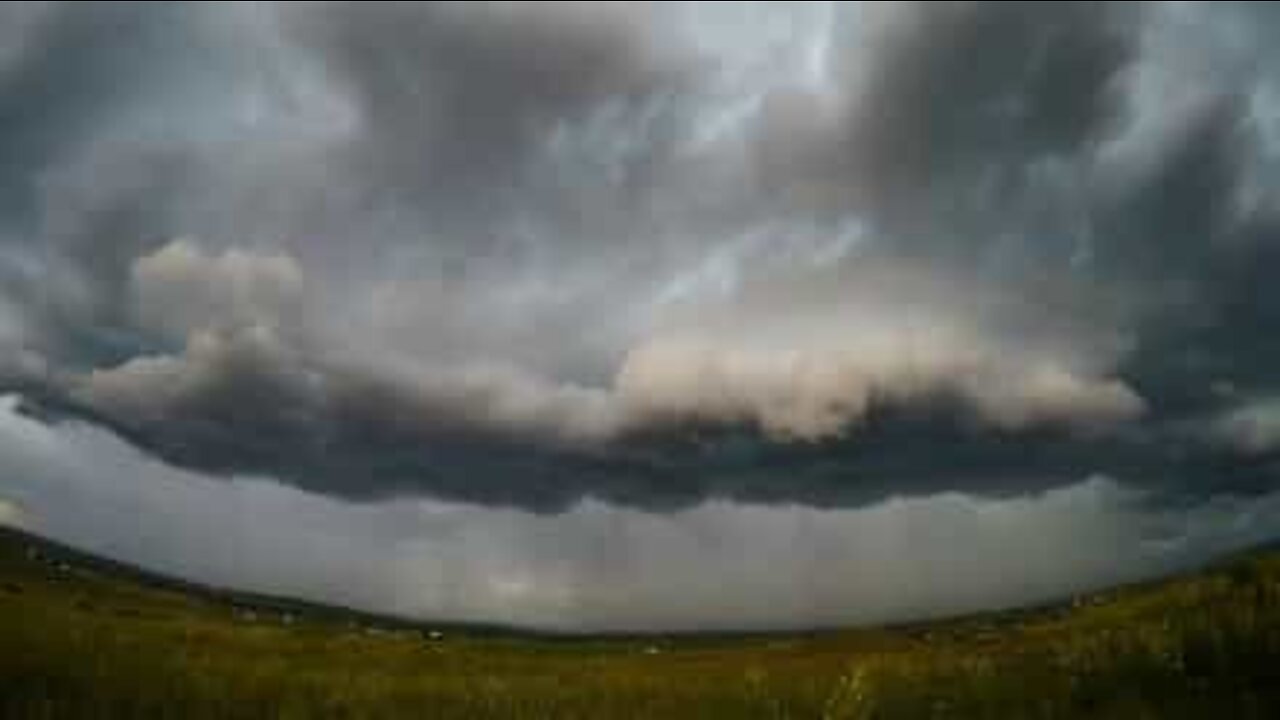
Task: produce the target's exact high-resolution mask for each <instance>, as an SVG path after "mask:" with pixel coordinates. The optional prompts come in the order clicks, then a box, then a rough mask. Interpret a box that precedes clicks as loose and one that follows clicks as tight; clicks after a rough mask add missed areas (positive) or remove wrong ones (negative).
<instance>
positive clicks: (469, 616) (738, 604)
mask: <svg viewBox="0 0 1280 720" xmlns="http://www.w3.org/2000/svg"><path fill="white" fill-rule="evenodd" d="M0 450H3V458H4V460H3V461H2V462H3V465H2V467H3V470H4V472H5V473H6V474H8V475H9V476H10V477H15V478H20V479H19V480H18V481H17V482H16V483H14V484H12V485H11V486H10V487H9V490H10V492H12V493H15V496H16V497H18V498H20V499H21V501H22V502H23V503H24V504H25V505H26V506H28V507H30V508H32V509H33V511H34V512H35V514H36V515H37V516H38V517H39V522H38V523H35V524H34V527H33V529H36V530H38V531H40V532H44V533H49V534H52V535H54V536H56V537H59V538H62V539H64V540H67V541H70V542H74V543H77V544H79V545H82V546H84V547H87V548H89V549H91V550H94V551H97V552H101V553H105V554H107V555H110V556H114V557H120V558H125V559H128V560H131V561H135V562H141V563H143V564H145V565H147V566H148V567H152V568H156V569H160V570H163V571H166V572H170V573H175V574H178V575H180V576H182V577H186V578H190V579H194V580H199V581H203V582H209V583H215V584H231V585H234V586H236V587H249V588H253V589H256V590H261V591H265V592H273V593H286V594H294V595H302V596H306V597H318V598H324V599H328V600H330V601H337V602H343V603H348V604H353V605H356V606H359V607H364V608H372V609H376V610H381V611H385V612H395V613H402V614H406V615H410V616H413V617H422V618H429V619H435V620H473V621H485V622H502V623H513V624H519V625H524V626H534V627H540V628H546V629H557V630H570V631H591V630H645V631H649V630H715V629H733V630H738V629H769V628H772V629H777V628H788V627H795V628H808V627H814V626H820V625H842V624H848V623H857V622H873V621H883V620H896V619H902V618H908V617H922V616H931V615H941V614H950V613H957V612H964V611H969V610H975V609H981V608H990V607H1001V606H1007V605H1017V604H1021V603H1026V602H1033V601H1040V600H1046V599H1056V598H1060V597H1062V596H1064V595H1066V594H1068V593H1072V592H1076V591H1080V590H1083V589H1088V588H1092V587H1099V586H1105V585H1109V584H1112V583H1116V582H1121V581H1126V580H1131V579H1135V578H1140V577H1147V576H1150V575H1153V574H1158V573H1161V572H1166V571H1169V570H1172V569H1175V568H1180V567H1185V566H1187V565H1189V564H1191V563H1195V562H1198V561H1200V560H1203V559H1205V558H1206V557H1210V556H1212V555H1213V554H1214V553H1217V552H1222V551H1224V550H1227V549H1230V548H1234V547H1239V546H1241V545H1246V544H1249V543H1251V542H1256V541H1258V540H1260V539H1263V538H1267V537H1270V536H1271V534H1272V533H1274V532H1275V531H1276V530H1277V529H1278V527H1277V521H1276V519H1275V518H1276V517H1280V516H1278V515H1277V514H1276V509H1277V503H1280V497H1278V496H1276V495H1275V494H1271V495H1267V496H1264V497H1259V498H1256V499H1252V500H1248V501H1244V500H1239V501H1215V502H1210V503H1205V504H1201V505H1196V506H1194V507H1192V508H1189V509H1184V510H1182V511H1179V512H1169V511H1162V510H1159V509H1157V508H1153V507H1152V506H1151V505H1150V504H1149V503H1147V502H1145V499H1144V498H1143V497H1142V496H1140V495H1137V494H1135V493H1133V492H1131V491H1127V490H1125V489H1123V488H1122V487H1120V486H1118V485H1117V484H1116V483H1114V482H1112V481H1109V480H1104V479H1093V480H1083V481H1080V482H1078V483H1075V484H1073V485H1070V486H1068V487H1065V488H1062V489H1059V490H1054V491H1052V492H1048V493H1045V494H1040V495H1035V496H1030V497H1026V498H1021V499H1016V500H998V501H990V500H982V499H978V498H973V497H968V496H964V495H958V494H947V495H940V496H934V497H930V498H921V499H912V500H893V501H888V502H884V503H879V504H876V505H874V506H871V507H868V508H865V509H861V510H834V511H821V510H811V509H806V508H802V507H797V506H742V505H733V504H727V503H712V504H708V505H704V506H702V507H699V508H697V509H692V510H686V511H681V512H678V513H673V514H668V515H657V514H651V513H643V512H637V511H633V510H626V509H621V508H616V507H610V506H607V505H602V504H599V503H595V502H587V503H583V504H580V505H578V506H575V507H574V508H572V509H571V510H569V511H568V512H566V513H564V514H562V515H559V516H554V517H553V516H546V515H535V514H528V513H524V512H519V511H513V510H497V509H483V508H478V507H474V506H466V505H454V504H445V503H437V502H433V501H396V502H387V503H377V504H365V505H346V504H343V503H340V502H335V501H333V500H331V499H328V498H325V497H324V496H320V495H313V494H307V493H302V492H299V491H297V490H293V489H290V488H287V487H282V486H280V485H278V484H276V483H272V482H268V481H263V480H255V479H246V478H240V479H237V480H236V481H235V482H234V483H231V484H227V483H225V482H222V481H218V480H214V479H210V478H206V477H200V476H197V475H194V474H192V473H189V472H186V471H182V470H178V469H174V468H171V467H166V466H164V465H162V464H159V463H157V462H155V461H154V460H151V459H148V458H147V457H145V456H144V455H142V454H140V453H138V452H137V451H135V450H133V449H131V448H130V447H128V446H127V445H125V444H124V443H122V442H121V441H119V440H118V439H116V438H114V437H112V436H111V435H109V434H107V433H104V432H102V431H100V430H97V429H95V428H93V427H90V426H87V425H83V424H79V423H76V424H70V425H63V426H59V427H56V428H50V427H48V426H45V425H42V424H40V423H38V422H36V421H33V420H31V419H28V418H25V417H22V416H21V415H19V414H16V413H15V401H14V400H13V399H12V398H8V399H5V400H4V402H3V403H2V404H0ZM105 473H110V478H111V479H110V481H107V480H105V479H104V478H105V477H106V475H105ZM73 498H74V500H75V502H74V503H70V502H68V500H70V499H73ZM762 568H765V569H767V570H766V571H764V572H762ZM712 569H714V570H712Z"/></svg>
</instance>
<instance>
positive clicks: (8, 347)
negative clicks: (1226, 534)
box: [0, 2, 1280, 511]
mask: <svg viewBox="0 0 1280 720" xmlns="http://www.w3.org/2000/svg"><path fill="white" fill-rule="evenodd" d="M1041 5H1042V6H1043V7H1040V8H1033V7H1031V3H969V2H965V3H944V4H931V3H895V4H892V5H891V6H889V7H878V6H876V5H873V4H865V5H864V4H858V3H854V4H849V5H848V6H847V7H841V8H831V9H830V10H829V12H827V13H826V15H824V16H823V17H824V18H825V20H824V21H823V22H820V23H810V24H807V25H806V24H804V23H798V24H797V25H796V28H797V30H796V32H795V33H794V34H793V36H790V37H787V38H783V39H781V40H780V39H777V38H770V37H767V34H765V33H764V31H763V30H755V29H753V28H752V24H751V23H745V24H744V26H743V29H740V30H736V31H733V33H731V34H733V35H734V37H732V38H731V40H732V42H723V41H721V42H712V41H711V39H709V35H710V34H711V33H710V32H709V31H708V27H707V24H708V23H718V24H720V25H723V21H724V18H723V17H721V16H718V15H714V13H712V11H710V10H705V9H700V8H698V7H696V6H695V7H692V8H683V9H679V10H672V9H670V8H663V7H660V6H657V5H655V4H648V3H637V4H624V5H623V6H621V7H619V8H614V7H612V6H610V7H609V8H604V7H592V8H590V9H583V8H580V7H578V6H577V5H575V4H570V3H533V4H526V3H462V4H459V3H295V4H288V5H285V4H273V3H264V4H249V5H227V6H222V5H219V4H204V3H194V4H182V5H176V4H173V5H169V4H166V5H164V6H159V7H153V6H151V5H147V4H142V3H138V4H134V3H98V4H94V5H91V6H85V5H81V4H75V5H69V4H68V5H63V4H40V5H36V4H32V5H25V4H19V5H16V6H12V7H8V9H5V10H3V11H0V12H2V13H3V15H0V20H6V19H7V20H8V22H5V23H3V24H4V27H5V28H6V29H5V30H3V31H0V167H2V168H3V170H0V189H3V190H4V192H3V193H0V194H3V196H4V199H3V200H0V205H3V212H0V353H3V355H2V356H0V373H2V377H3V378H4V380H5V387H6V388H7V389H9V390H14V391H19V392H21V393H23V394H24V395H25V396H27V400H28V403H29V405H31V406H32V407H33V410H32V412H37V411H36V410H35V409H34V408H35V406H42V407H41V408H40V413H41V414H42V416H49V417H57V416H64V417H66V416H69V417H76V418H80V419H82V420H88V421H91V422H94V423H98V424H101V425H104V426H106V427H108V428H110V429H111V430H113V431H115V432H117V433H119V434H120V435H121V436H123V437H125V438H127V439H128V440H129V441H130V442H132V443H133V444H135V445H136V446H138V447H140V448H142V449H144V450H146V451H147V452H150V453H153V454H155V455H156V456H158V457H160V458H162V459H164V460H166V461H168V462H170V463H173V464H176V465H180V466H184V467H187V468H191V469H194V470H200V471H205V472H211V473H216V474H220V475H228V476H231V475H238V474H253V475H265V476H271V477H276V478H279V479H280V480H282V481H284V482H287V483H290V484H293V485H296V486H299V487H302V488H305V489H307V490H311V491H314V492H317V493H323V494H330V495H334V496H337V497H341V498H347V499H358V500H372V499H381V498H386V497H389V496H400V495H423V496H430V497H437V498H447V499H451V500H460V501H467V502H475V503H482V504H488V505H506V506H514V507H519V508H526V509H534V510H539V511H548V510H554V511H565V510H566V509H568V508H571V507H572V506H573V505H574V504H575V503H576V502H578V501H580V500H583V499H584V498H596V499H601V500H606V501H609V502H612V503H617V504H628V505H634V506H638V507H642V508H646V509H671V508H677V507H686V506H694V505H697V504H699V503H701V502H704V501H706V500H708V499H716V498H718V499H732V500H738V501H750V502H769V503H801V504H809V505H818V506H848V505H866V504H874V503H876V502H877V501H881V500H883V499H884V498H886V497H892V496H904V495H906V496H919V495H930V494H935V493H939V492H949V491H958V492H967V493H972V494H977V495H984V496H1000V497H1013V496H1017V495H1020V494H1026V493H1030V492H1039V491H1043V490H1046V489H1050V488H1055V487H1062V486H1065V485H1069V484H1072V483H1076V482H1078V481H1080V479H1081V478H1084V477H1088V476H1091V475H1095V474H1103V475H1107V476H1110V477H1114V478H1116V479H1117V481H1119V482H1122V483H1126V484H1128V485H1133V486H1141V487H1143V488H1146V489H1149V490H1151V496H1152V497H1161V498H1164V499H1165V500H1166V501H1171V500H1175V499H1177V500H1185V499H1186V498H1194V497H1198V496H1217V495H1226V494H1238V493H1248V494H1257V493H1264V492H1267V491H1269V490H1270V489H1271V487H1272V486H1273V484H1274V476H1273V473H1272V469H1273V468H1272V465H1273V459H1274V458H1273V455H1272V454H1271V453H1273V452H1274V447H1273V445H1274V443H1273V442H1271V439H1272V438H1271V435H1272V433H1271V428H1270V420H1269V417H1270V416H1269V414H1268V413H1269V410H1266V408H1269V407H1270V406H1269V405H1268V404H1267V403H1268V402H1270V400H1269V399H1270V398H1272V397H1274V396H1275V395H1276V393H1277V392H1280V389H1277V388H1276V387H1275V385H1276V382H1275V379H1274V377H1273V375H1274V373H1273V371H1272V370H1271V369H1270V368H1273V367H1275V363H1276V362H1277V361H1280V346H1278V347H1272V345H1274V343H1272V342H1271V341H1270V340H1269V339H1268V338H1269V337H1270V336H1271V335H1274V333H1273V332H1270V330H1269V328H1271V327H1272V326H1273V325H1274V321H1275V320H1276V319H1277V318H1280V306H1277V305H1276V304H1275V302H1274V301H1273V300H1272V299H1271V293H1270V292H1269V287H1268V282H1267V277H1266V268H1267V267H1269V261H1270V260H1271V259H1273V257H1274V255H1275V253H1276V252H1277V250H1276V248H1277V247H1278V246H1277V245H1276V242H1277V241H1278V240H1280V238H1277V237H1276V234H1277V233H1276V231H1277V228H1280V225H1278V224H1277V219H1276V218H1277V216H1276V214H1275V213H1276V210H1277V208H1278V207H1280V206H1277V204H1276V200H1277V196H1276V190H1277V182H1276V181H1277V179H1280V175H1277V174H1276V168H1275V167H1273V164H1274V163H1273V162H1272V160H1271V159H1269V158H1274V156H1275V155H1276V152H1275V151H1274V150H1272V149H1269V148H1271V147H1272V146H1273V145H1274V146H1276V147H1280V143H1276V142H1275V141H1274V140H1273V139H1272V136H1273V135H1275V136H1276V137H1280V133H1276V132H1275V129H1274V128H1273V126H1275V125H1280V120H1276V119H1275V118H1280V111H1277V109H1280V102H1276V101H1275V96H1276V93H1275V90H1276V88H1278V87H1280V85H1277V79H1280V65H1277V62H1276V60H1275V59H1274V58H1272V57H1271V56H1272V55H1273V53H1272V52H1270V51H1269V49H1268V48H1267V47H1265V45H1266V37H1267V36H1266V35H1265V33H1241V32H1237V31H1236V30H1238V29H1239V28H1240V27H1245V28H1256V27H1269V25H1267V24H1268V23H1272V24H1273V23H1274V18H1271V17H1269V16H1268V15H1267V14H1266V13H1265V12H1264V13H1261V14H1258V15H1257V16H1253V15H1250V13H1251V12H1252V11H1251V10H1249V9H1248V8H1244V7H1230V8H1224V9H1221V10H1215V9H1213V8H1211V7H1208V6H1207V5H1200V4H1194V3H1193V4H1159V3H1157V4H1151V5H1150V6H1148V7H1144V8H1141V9H1137V8H1134V7H1132V6H1130V5H1129V4H1117V3H1086V2H1063V3H1048V4H1043V3H1042V4H1041ZM726 12H727V11H726ZM742 12H746V10H743V11H742ZM778 12H783V13H784V14H785V12H787V11H781V10H779V11H778ZM797 12H799V11H797ZM805 12H809V13H813V12H816V11H814V10H813V9H812V8H809V9H807V10H806V11H805ZM703 14H706V17H703ZM9 28H16V29H9ZM800 28H807V29H806V30H803V32H802V31H801V29H800ZM1232 28H1236V30H1233V29H1232ZM727 46H728V47H733V48H735V51H734V52H728V51H727V50H725V49H724V48H725V47H727ZM762 67H767V68H773V70H771V71H770V72H762V71H761V70H760V68H762ZM1180 77H1197V78H1200V79H1201V80H1202V82H1197V83H1181V84H1179V83H1178V82H1175V81H1176V79H1177V78H1180ZM1273 105H1274V106H1275V107H1272V106H1273ZM1273 115H1274V118H1272V116H1273ZM1260 408H1261V409H1260Z"/></svg>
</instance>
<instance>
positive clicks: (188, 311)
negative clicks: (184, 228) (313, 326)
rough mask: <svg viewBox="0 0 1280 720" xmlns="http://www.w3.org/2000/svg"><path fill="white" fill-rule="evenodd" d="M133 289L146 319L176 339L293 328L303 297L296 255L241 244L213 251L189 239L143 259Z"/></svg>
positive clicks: (300, 271)
mask: <svg viewBox="0 0 1280 720" xmlns="http://www.w3.org/2000/svg"><path fill="white" fill-rule="evenodd" d="M132 288H133V292H134V299H135V302H136V304H137V312H138V315H139V317H140V319H141V320H142V322H143V323H144V324H145V325H147V326H148V327H153V328H156V329H158V330H161V331H164V332H167V333H170V334H171V335H172V336H174V337H176V338H178V339H185V338H186V337H187V335H188V334H190V333H192V332H196V331H202V330H203V331H207V330H215V329H220V328H226V327H231V328H241V327H249V326H254V325H262V326H265V327H269V328H277V329H278V328H282V327H289V326H291V325H293V324H295V323H296V322H297V321H298V319H299V318H300V313H301V310H302V303H303V301H304V296H303V291H304V287H303V274H302V269H301V268H300V267H299V266H298V264H297V262H296V261H295V260H294V259H293V258H292V257H290V256H288V255H285V254H282V253H280V252H278V251H269V252H253V251H246V250H241V249H238V248H232V249H230V250H227V251H225V252H223V253H222V254H220V255H210V254H207V253H206V252H205V251H204V249H203V248H202V247H201V246H200V245H199V244H198V243H196V242H195V241H194V240H191V239H185V238H184V239H179V240H175V241H173V242H172V243H169V244H168V245H165V246H164V247H162V248H160V249H159V250H157V251H155V252H154V253H151V254H149V255H147V256H145V257H142V258H139V259H138V260H137V261H136V262H135V263H134V265H133V274H132Z"/></svg>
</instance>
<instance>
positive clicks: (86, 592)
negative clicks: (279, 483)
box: [0, 538, 1280, 720]
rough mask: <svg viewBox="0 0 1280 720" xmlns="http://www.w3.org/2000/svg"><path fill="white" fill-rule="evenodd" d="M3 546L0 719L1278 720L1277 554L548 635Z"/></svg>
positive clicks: (2, 542)
mask: <svg viewBox="0 0 1280 720" xmlns="http://www.w3.org/2000/svg"><path fill="white" fill-rule="evenodd" d="M28 555H29V553H28V548H27V546H26V545H25V544H24V543H22V542H19V541H17V540H14V539H12V538H0V717H5V718H86V717H92V718H112V717H146V718H153V717H155V718H160V717H174V718H197V719H198V718H237V719H239V718H250V719H251V718H312V717H334V718H404V717H429V718H508V717H519V718H543V717H556V718H560V717H567V718H591V719H593V720H594V719H596V718H640V717H645V718H676V717H696V718H717V717H721V718H916V717H922V718H923V717H929V718H934V717H938V718H941V717H954V718H1023V717H1026V718H1067V717H1083V718H1124V719H1126V720H1130V719H1133V718H1181V717H1185V718H1201V717H1212V716H1216V715H1222V716H1230V717H1231V718H1232V720H1240V719H1243V718H1275V717H1280V554H1260V555H1255V556H1251V557H1247V558H1240V559H1237V560H1234V561H1232V562H1231V563H1227V564H1224V565H1223V566H1222V567H1220V568H1217V569H1214V570H1211V571H1206V572H1204V573H1200V574H1197V575H1195V576H1189V577H1186V578H1183V579H1179V580H1174V581H1170V582H1167V583H1162V584H1158V585H1152V586H1148V587H1139V588H1132V589H1127V590H1123V591H1117V592H1114V593H1110V594H1108V595H1106V596H1100V597H1096V598H1090V599H1088V600H1087V601H1082V602H1078V603H1076V604H1075V605H1074V606H1073V607H1068V608H1059V609H1055V610H1045V611H1042V612H1035V613H1020V614H1008V615H993V616H990V617H977V618H971V619H965V620H958V621H954V622H947V623H938V624H933V625H923V626H918V627H904V628H897V629H880V630H861V631H849V632H842V633H830V634H822V635H810V636H795V637H746V638H736V639H693V638H686V639H670V638H668V639H652V638H651V639H634V638H633V639H613V640H575V641H569V640H553V639H534V638H519V637H504V636H500V635H494V636H488V637H485V636H478V635H466V634H461V635H460V634H456V633H455V632H453V631H446V632H445V634H444V635H443V636H442V637H438V638H433V637H432V636H431V634H430V633H429V632H425V631H423V632H418V631H408V630H403V629H402V630H387V631H384V632H381V633H377V634H374V633H372V632H371V631H370V630H368V629H367V625H362V624H360V623H355V622H353V621H351V620H341V619H338V618H337V617H336V616H333V615H329V616H323V617H322V616H317V615H312V614H306V615H302V616H299V617H297V618H294V617H293V616H291V615H285V614H281V611H278V610H270V611H268V610H257V611H254V613H253V614H252V615H251V614H250V613H248V612H246V611H244V610H237V609H236V607H235V606H234V605H233V604H231V603H228V602H224V601H221V600H219V599H216V598H211V597H207V596H202V595H200V594H196V593H188V592H179V591H176V590H171V589H160V588H156V587H151V586H147V585H145V584H142V583H138V582H135V581H133V580H128V579H125V578H123V577H121V576H119V575H117V574H114V573H111V572H107V571H104V570H102V569H101V568H97V569H83V567H82V566H78V565H63V564H62V563H61V562H50V561H49V560H48V559H47V558H40V557H29V556H28Z"/></svg>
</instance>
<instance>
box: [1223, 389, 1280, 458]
mask: <svg viewBox="0 0 1280 720" xmlns="http://www.w3.org/2000/svg"><path fill="white" fill-rule="evenodd" d="M1209 434H1210V436H1211V437H1212V439H1213V440H1216V441H1217V442H1219V443H1222V444H1224V445H1226V446H1227V447H1230V448H1231V449H1233V450H1235V451H1237V452H1241V453H1245V454H1248V455H1259V454H1265V453H1269V452H1272V451H1274V450H1276V449H1280V399H1278V398H1261V399H1257V400H1254V401H1252V402H1247V403H1244V404H1242V405H1240V406H1238V407H1236V408H1234V409H1232V410H1230V411H1228V412H1227V413H1225V414H1223V415H1221V416H1220V417H1218V418H1217V420H1215V421H1214V422H1213V423H1211V424H1210V426H1209Z"/></svg>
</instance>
